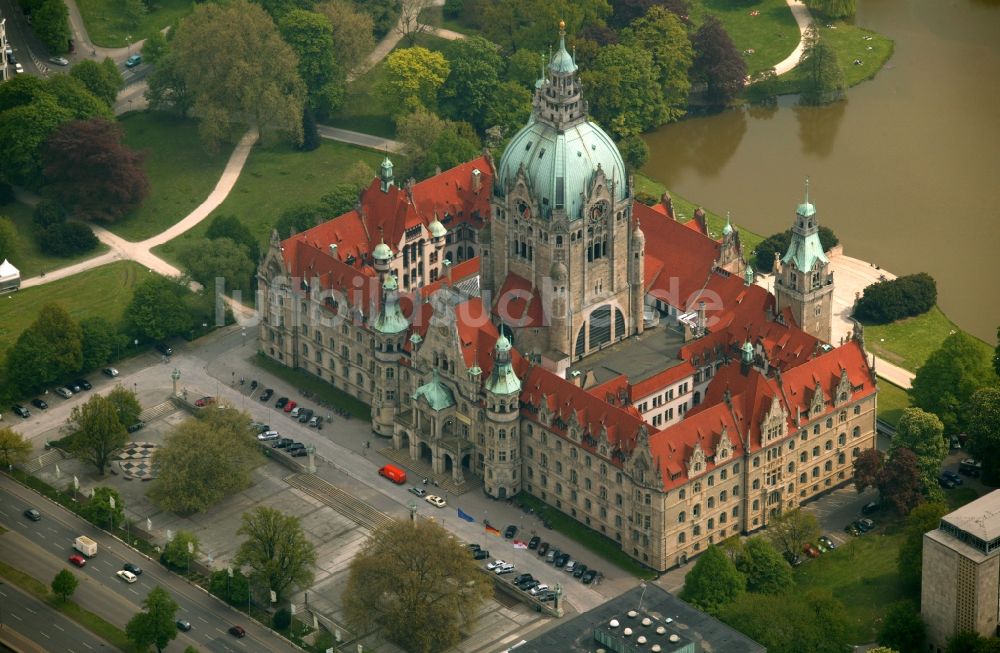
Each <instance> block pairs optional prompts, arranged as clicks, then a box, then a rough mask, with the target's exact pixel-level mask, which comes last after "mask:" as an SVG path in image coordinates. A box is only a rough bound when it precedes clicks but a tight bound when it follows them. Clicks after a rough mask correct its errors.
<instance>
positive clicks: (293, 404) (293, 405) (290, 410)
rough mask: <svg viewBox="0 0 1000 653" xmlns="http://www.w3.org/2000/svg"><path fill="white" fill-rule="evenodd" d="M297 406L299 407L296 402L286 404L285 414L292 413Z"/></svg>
mask: <svg viewBox="0 0 1000 653" xmlns="http://www.w3.org/2000/svg"><path fill="white" fill-rule="evenodd" d="M296 406H298V404H297V403H295V402H294V401H289V402H288V403H287V404H285V412H286V413H290V412H292V409H293V408H295V407H296Z"/></svg>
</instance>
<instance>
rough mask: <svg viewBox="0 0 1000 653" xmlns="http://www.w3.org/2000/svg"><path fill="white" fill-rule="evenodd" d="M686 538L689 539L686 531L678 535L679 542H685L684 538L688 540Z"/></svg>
mask: <svg viewBox="0 0 1000 653" xmlns="http://www.w3.org/2000/svg"><path fill="white" fill-rule="evenodd" d="M686 539H687V537H686V535H685V534H684V533H680V534H679V535H678V536H677V543H678V544H684V540H686Z"/></svg>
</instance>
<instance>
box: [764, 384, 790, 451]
mask: <svg viewBox="0 0 1000 653" xmlns="http://www.w3.org/2000/svg"><path fill="white" fill-rule="evenodd" d="M786 421H787V416H786V415H785V408H784V406H782V405H781V400H780V399H778V397H777V396H774V397H772V398H771V406H770V408H768V410H767V412H766V413H765V414H764V418H763V419H762V420H761V422H760V435H761V439H762V440H763V443H764V444H767V443H769V442H773V441H774V440H780V439H781V438H783V437H784V436H785V424H786Z"/></svg>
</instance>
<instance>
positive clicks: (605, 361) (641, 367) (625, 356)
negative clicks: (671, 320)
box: [570, 321, 684, 385]
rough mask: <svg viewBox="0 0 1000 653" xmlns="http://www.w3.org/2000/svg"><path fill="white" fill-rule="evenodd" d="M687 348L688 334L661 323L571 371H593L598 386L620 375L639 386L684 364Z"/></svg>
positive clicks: (583, 361) (580, 363)
mask: <svg viewBox="0 0 1000 653" xmlns="http://www.w3.org/2000/svg"><path fill="white" fill-rule="evenodd" d="M683 346H684V334H683V333H681V332H680V331H678V330H676V329H672V328H670V327H668V326H667V324H666V321H661V322H660V324H659V326H657V327H654V328H652V329H647V330H646V331H644V332H643V333H642V335H639V336H635V337H632V338H626V339H625V340H623V341H621V342H618V343H615V344H614V345H611V346H610V347H608V348H607V349H605V350H603V351H601V352H598V353H596V354H591V355H590V356H587V358H585V359H584V360H582V361H580V362H579V363H577V364H576V365H574V366H573V367H571V368H570V373H571V375H572V372H580V373H581V374H583V375H586V374H587V373H588V372H592V373H593V375H594V381H595V382H596V383H604V382H605V381H609V380H611V379H613V378H615V377H616V376H618V375H619V374H624V375H625V376H627V377H628V380H629V382H630V383H632V384H633V385H635V384H636V383H639V382H640V381H644V380H646V379H647V378H649V377H651V376H653V375H654V374H658V373H660V372H662V371H663V370H665V369H667V368H669V367H673V366H674V365H680V364H681V363H682V362H683V361H682V360H681V359H680V358H679V357H678V354H679V353H680V350H681V347H683Z"/></svg>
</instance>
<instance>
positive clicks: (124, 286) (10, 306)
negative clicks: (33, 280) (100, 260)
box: [0, 261, 150, 351]
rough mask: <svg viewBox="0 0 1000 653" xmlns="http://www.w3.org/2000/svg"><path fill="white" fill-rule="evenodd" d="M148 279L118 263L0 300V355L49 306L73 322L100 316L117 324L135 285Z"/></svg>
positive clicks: (131, 265)
mask: <svg viewBox="0 0 1000 653" xmlns="http://www.w3.org/2000/svg"><path fill="white" fill-rule="evenodd" d="M149 275H150V272H149V271H148V270H147V269H146V268H144V267H143V266H141V265H139V264H138V263H134V262H132V261H119V262H116V263H110V264H108V265H104V266H101V267H99V268H94V269H93V270H88V271H87V272H81V273H80V274H77V275H75V276H73V277H70V278H67V279H60V280H59V281H53V282H52V283H48V284H45V285H44V286H36V287H34V288H26V289H24V290H19V291H17V292H16V293H13V294H11V295H8V296H7V297H4V298H2V299H0V351H4V350H6V349H7V348H8V347H10V346H11V345H13V344H14V342H16V341H17V337H18V336H19V335H20V334H21V332H22V331H24V330H25V329H26V328H28V327H29V326H30V325H31V323H32V322H34V321H35V318H37V317H38V313H39V311H40V310H41V308H42V306H44V305H45V304H47V303H51V302H55V303H57V304H59V305H60V306H62V307H63V308H65V309H66V310H67V311H68V312H69V314H70V316H71V317H72V318H73V319H74V320H81V319H83V318H87V317H95V316H101V317H104V318H107V319H108V320H109V321H111V322H112V323H116V322H118V320H120V319H121V317H122V315H123V314H124V312H125V308H126V306H128V303H129V302H130V301H132V291H133V289H134V288H135V286H136V284H138V283H139V282H141V281H142V280H143V279H145V278H146V277H148V276H149Z"/></svg>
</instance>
